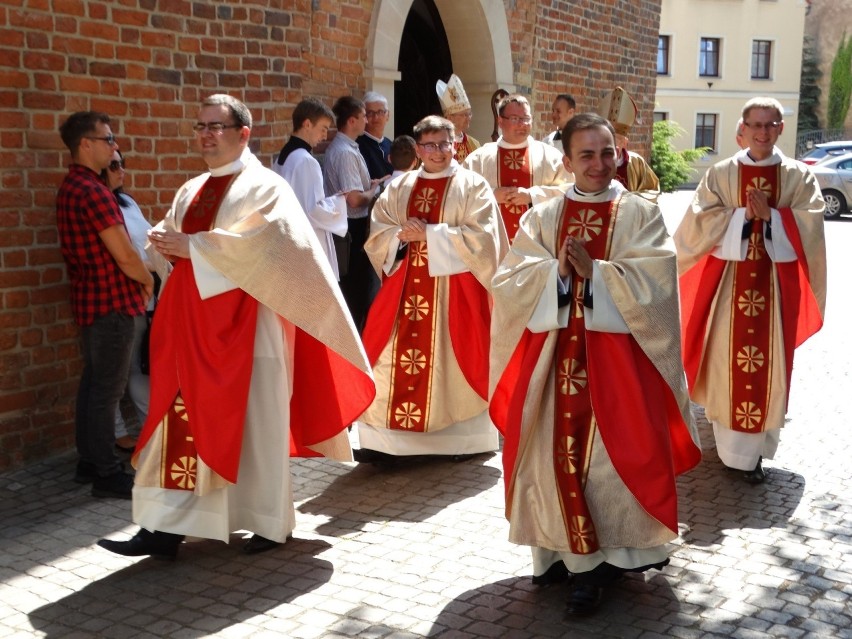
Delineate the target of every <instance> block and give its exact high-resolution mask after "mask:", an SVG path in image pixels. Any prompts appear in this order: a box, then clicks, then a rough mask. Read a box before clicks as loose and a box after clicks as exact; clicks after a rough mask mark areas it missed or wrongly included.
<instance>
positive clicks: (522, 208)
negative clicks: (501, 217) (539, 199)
mask: <svg viewBox="0 0 852 639" xmlns="http://www.w3.org/2000/svg"><path fill="white" fill-rule="evenodd" d="M527 209H529V207H528V206H527V205H526V204H504V205H503V210H504V211H506V212H507V213H509V214H511V215H517V216H518V217H520V216H521V215H523V214H524V213H526V212H527Z"/></svg>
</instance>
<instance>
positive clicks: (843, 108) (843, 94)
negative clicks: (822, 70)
mask: <svg viewBox="0 0 852 639" xmlns="http://www.w3.org/2000/svg"><path fill="white" fill-rule="evenodd" d="M850 96H852V39H849V40H847V39H846V34H845V33H844V34H843V37H842V38H841V39H840V44H839V45H838V47H837V54H836V55H835V56H834V62H832V63H831V82H830V83H829V85H828V122H827V124H828V128H829V129H842V128H843V124H844V122H846V114H847V113H849V98H850Z"/></svg>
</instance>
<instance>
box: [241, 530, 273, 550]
mask: <svg viewBox="0 0 852 639" xmlns="http://www.w3.org/2000/svg"><path fill="white" fill-rule="evenodd" d="M280 545H281V542H280V541H272V540H271V539H267V538H266V537H261V536H260V535H256V534H255V535H252V536H251V537H249V538H248V541H247V542H246V543H245V544H243V552H244V553H245V554H247V555H256V554H257V553H259V552H266V551H267V550H272V549H273V548H278V546H280Z"/></svg>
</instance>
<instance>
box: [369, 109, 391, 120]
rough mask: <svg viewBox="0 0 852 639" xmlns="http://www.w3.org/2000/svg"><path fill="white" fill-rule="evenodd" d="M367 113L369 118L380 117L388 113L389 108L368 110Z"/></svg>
mask: <svg viewBox="0 0 852 639" xmlns="http://www.w3.org/2000/svg"><path fill="white" fill-rule="evenodd" d="M366 113H367V117H368V118H378V117H381V116H383V115H387V114H388V110H387V109H379V110H378V111H367V112H366Z"/></svg>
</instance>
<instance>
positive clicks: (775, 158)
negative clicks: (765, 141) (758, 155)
mask: <svg viewBox="0 0 852 639" xmlns="http://www.w3.org/2000/svg"><path fill="white" fill-rule="evenodd" d="M734 159H735V160H737V161H738V162H740V163H742V164H747V165H749V166H772V165H775V164H780V163H781V161H782V160H783V159H784V154H783V153H781V149H779V148H778V147H777V146H775V147H772V154H771V155H770V156H769V157H767V158H766V159H764V160H755V159H754V158H753V157H752V156H751V154H750V153H749V150H748V149H743V150H741V151H740V152H739V153H737V154H736V155H735V156H734Z"/></svg>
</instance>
